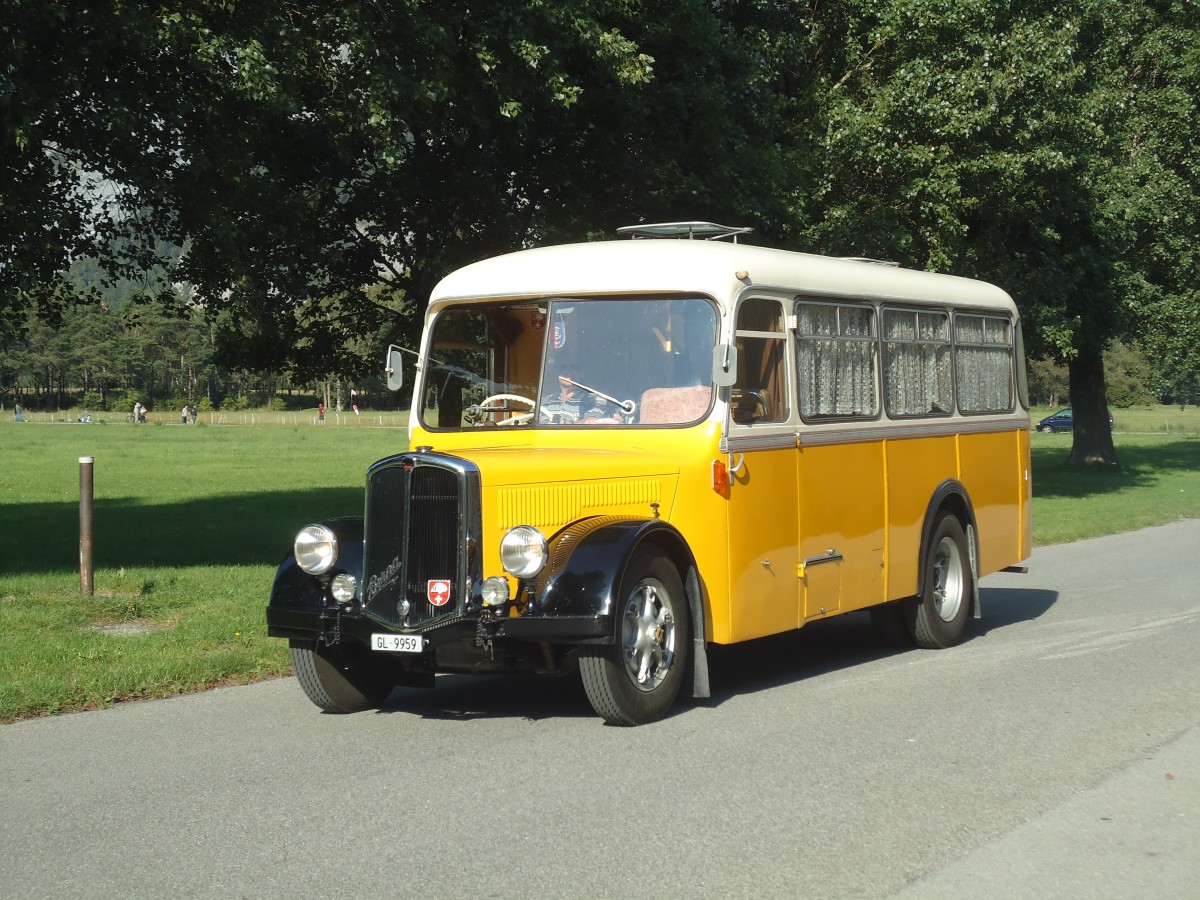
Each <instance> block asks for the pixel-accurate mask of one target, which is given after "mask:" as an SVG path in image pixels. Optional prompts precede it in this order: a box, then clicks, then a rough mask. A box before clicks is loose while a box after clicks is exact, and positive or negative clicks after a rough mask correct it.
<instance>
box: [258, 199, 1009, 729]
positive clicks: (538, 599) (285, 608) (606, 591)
mask: <svg viewBox="0 0 1200 900" xmlns="http://www.w3.org/2000/svg"><path fill="white" fill-rule="evenodd" d="M624 231H625V232H626V234H625V235H624V236H623V237H622V239H619V240H615V241H604V242H595V243H585V244H572V245H566V246H554V247H544V248H539V249H532V250H527V251H522V252H518V253H513V254H509V255H505V256H501V257H498V258H495V259H489V260H485V261H483V262H479V263H476V264H474V265H470V266H467V267H465V268H463V269H461V270H459V271H457V272H454V273H452V274H451V275H449V276H448V277H446V278H445V279H444V280H443V281H442V282H441V283H440V284H439V285H438V286H437V288H436V289H435V290H434V292H433V295H432V298H431V301H430V303H429V307H428V312H427V315H426V320H425V327H424V334H423V338H422V346H421V348H420V354H419V360H418V362H417V364H416V373H415V377H416V381H415V385H414V392H413V405H412V414H411V425H410V436H409V450H407V451H406V452H403V453H399V454H396V455H393V456H390V457H387V458H385V459H382V460H380V461H379V462H377V463H375V464H374V465H373V466H371V467H370V469H369V471H368V472H367V477H366V502H365V509H364V515H363V516H362V517H361V518H357V517H356V518H342V519H334V520H329V521H325V522H320V523H317V524H314V525H311V526H308V527H307V528H305V529H303V530H302V531H301V532H300V533H299V535H298V536H297V538H296V541H295V544H294V548H293V552H292V553H291V554H289V556H288V557H287V559H285V561H284V563H283V564H282V565H281V567H280V569H279V573H278V575H277V577H276V581H275V585H274V589H273V591H272V596H271V601H270V605H269V607H268V623H269V628H270V633H271V634H272V635H275V636H278V637H283V638H287V639H289V640H290V642H291V652H292V656H293V659H294V661H295V665H296V672H297V675H298V678H299V681H300V684H301V687H302V688H303V689H304V691H305V692H306V693H307V695H308V696H309V698H310V699H312V700H313V701H314V702H315V703H316V704H317V705H318V706H319V707H321V708H322V709H325V710H328V711H332V712H350V711H355V710H359V709H365V708H370V707H373V706H376V705H378V704H380V703H381V702H382V701H383V700H384V699H385V698H386V697H387V695H388V694H389V693H390V692H391V690H392V688H393V687H394V686H397V685H432V684H433V682H434V675H435V674H436V673H440V672H539V673H546V674H561V673H568V672H571V671H573V670H576V669H578V670H579V671H580V673H581V675H582V679H583V684H584V686H585V689H586V692H587V696H588V698H589V699H590V701H591V703H592V705H593V707H594V708H595V710H596V712H597V713H598V714H599V715H600V716H602V717H603V718H604V719H605V720H607V721H609V722H612V723H616V724H624V725H633V724H640V723H645V722H650V721H653V720H655V719H658V718H660V717H662V716H663V715H664V714H666V713H667V711H668V710H669V709H670V708H671V706H672V704H673V703H674V702H675V700H676V698H677V695H678V693H679V691H680V688H681V685H683V684H684V682H685V680H686V681H690V684H691V692H692V693H693V695H694V696H697V697H705V696H708V694H709V672H708V664H707V655H706V647H707V645H708V644H710V643H715V644H731V643H735V642H739V641H746V640H752V639H754V638H759V637H763V636H765V635H771V634H777V633H779V632H783V631H787V630H789V629H794V628H800V627H803V626H804V625H805V624H807V623H809V622H812V621H814V620H818V619H824V618H828V617H830V616H836V615H840V614H842V613H846V612H850V611H853V610H862V609H868V608H869V609H870V610H871V615H872V617H873V618H874V619H875V621H876V622H877V624H878V625H879V626H880V627H881V628H883V629H885V630H887V631H889V632H890V633H892V634H902V635H904V636H905V637H906V638H907V639H908V640H910V641H911V642H913V643H915V644H916V645H917V646H920V647H927V648H941V647H948V646H951V645H953V644H956V643H957V642H959V641H960V640H961V639H962V637H963V634H964V630H965V628H966V625H967V620H968V617H970V616H971V615H972V614H974V615H978V614H979V592H978V582H979V578H980V577H981V576H983V575H986V574H988V573H991V572H995V571H997V570H1000V569H1004V568H1007V567H1012V566H1014V565H1015V564H1017V563H1019V562H1020V561H1022V560H1023V559H1025V558H1026V557H1027V556H1028V555H1029V552H1030V472H1029V428H1030V423H1029V411H1028V400H1027V395H1026V389H1025V384H1024V371H1025V368H1024V361H1023V358H1022V347H1021V327H1020V321H1019V318H1018V315H1017V310H1016V307H1015V305H1014V304H1013V301H1012V299H1011V298H1010V297H1009V296H1008V295H1007V294H1006V293H1005V292H1004V291H1003V290H1001V289H1000V288H997V287H994V286H992V285H990V284H985V283H983V282H979V281H974V280H970V279H965V278H958V277H951V276H947V275H938V274H931V273H927V272H916V271H910V270H905V269H901V268H899V267H896V266H894V265H890V264H885V263H877V262H874V261H870V260H860V259H834V258H827V257H821V256H814V255H809V254H804V253H795V252H787V251H780V250H771V249H765V248H761V247H755V246H749V245H746V244H744V243H739V242H738V240H737V239H738V237H739V235H741V234H744V233H745V232H746V229H739V228H726V227H723V226H718V225H713V224H709V223H698V222H686V223H669V224H664V225H648V226H640V227H636V228H631V229H624ZM388 365H389V372H390V373H391V374H392V377H393V379H394V386H397V385H398V384H399V378H400V375H401V372H402V366H401V360H400V354H399V351H398V350H397V349H396V348H392V349H391V351H390V353H389V364H388ZM688 676H690V678H689V677H688Z"/></svg>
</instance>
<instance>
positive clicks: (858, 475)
mask: <svg viewBox="0 0 1200 900" xmlns="http://www.w3.org/2000/svg"><path fill="white" fill-rule="evenodd" d="M795 321H796V376H797V378H796V381H797V387H798V396H797V403H798V406H799V412H800V416H801V417H802V419H803V420H804V422H805V424H804V425H802V426H801V429H800V434H799V437H798V440H797V444H798V447H799V450H798V452H797V453H796V467H797V474H796V484H797V490H798V498H797V506H798V507H799V519H800V523H799V532H800V533H799V564H800V569H799V571H800V574H801V577H800V581H801V585H802V587H803V600H802V608H801V624H803V622H804V621H805V620H808V619H814V618H819V617H821V616H826V615H829V614H831V613H835V612H839V611H847V610H851V609H857V608H860V607H863V606H868V605H870V604H872V603H878V602H880V601H881V600H882V599H883V594H884V584H885V574H886V573H885V571H884V540H885V532H884V520H885V516H886V511H885V500H884V491H883V481H884V442H883V439H882V438H883V433H882V432H881V431H879V430H878V428H877V427H876V428H875V429H872V427H871V420H875V419H877V418H878V416H879V390H878V382H877V378H876V365H875V360H876V341H875V334H876V326H875V310H874V308H873V307H871V306H868V305H865V304H854V303H835V302H830V301H824V300H820V301H818V300H813V301H808V300H804V299H801V300H799V301H797V303H796V319H795Z"/></svg>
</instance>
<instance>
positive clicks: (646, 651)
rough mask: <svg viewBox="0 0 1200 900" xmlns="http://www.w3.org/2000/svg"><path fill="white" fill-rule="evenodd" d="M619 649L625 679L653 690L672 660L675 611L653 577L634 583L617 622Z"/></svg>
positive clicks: (645, 689) (673, 653) (673, 654)
mask: <svg viewBox="0 0 1200 900" xmlns="http://www.w3.org/2000/svg"><path fill="white" fill-rule="evenodd" d="M621 649H622V654H621V655H622V657H623V658H624V660H625V671H626V673H627V674H628V675H629V680H630V681H632V682H633V684H634V686H635V687H637V688H638V690H641V691H653V690H654V689H655V688H657V687H658V686H659V685H660V684H662V683H663V681H664V680H665V679H666V677H667V673H668V672H669V671H670V670H671V664H672V663H673V662H674V661H675V614H674V611H673V610H672V609H671V597H670V595H669V594H668V593H667V590H666V588H664V587H663V585H662V584H661V583H660V582H659V581H658V580H656V579H654V578H645V579H643V580H642V581H640V582H638V584H637V586H636V587H635V588H634V589H633V592H632V593H631V594H630V595H629V599H628V600H626V601H625V611H624V614H623V615H622V624H621Z"/></svg>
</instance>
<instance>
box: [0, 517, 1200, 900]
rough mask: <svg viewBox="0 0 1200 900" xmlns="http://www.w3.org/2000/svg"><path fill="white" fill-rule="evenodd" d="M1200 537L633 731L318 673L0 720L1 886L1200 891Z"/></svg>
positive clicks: (734, 688) (720, 662)
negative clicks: (339, 690) (374, 690)
mask: <svg viewBox="0 0 1200 900" xmlns="http://www.w3.org/2000/svg"><path fill="white" fill-rule="evenodd" d="M1197 551H1200V521H1189V522H1183V523H1179V524H1176V525H1171V526H1167V527H1163V528H1154V529H1149V530H1146V531H1141V532H1137V533H1134V534H1129V535H1122V536H1116V537H1109V538H1102V539H1099V540H1093V541H1086V542H1080V543H1077V544H1070V545H1065V546H1060V547H1051V548H1047V549H1045V550H1041V551H1038V552H1037V553H1036V554H1035V556H1034V558H1033V560H1032V562H1031V572H1030V574H1028V575H1025V576H1018V575H998V576H993V577H991V578H989V579H987V580H986V581H985V589H984V594H983V602H984V618H983V620H982V621H980V622H978V623H975V624H974V626H973V629H972V632H971V637H970V639H969V641H968V642H967V643H965V644H963V645H962V646H960V647H958V648H955V649H953V650H949V651H941V652H921V651H909V652H899V653H897V652H893V651H888V650H884V649H881V648H879V647H878V646H876V645H875V644H873V643H872V636H871V632H870V629H869V625H868V623H867V621H866V618H865V617H864V616H861V615H854V616H847V617H845V618H843V619H839V620H834V621H830V622H827V623H822V624H821V625H818V626H813V627H810V628H807V629H805V630H804V631H802V632H799V633H797V634H794V635H788V636H786V637H780V638H773V639H770V640H766V641H760V642H755V643H754V644H751V645H748V646H746V645H743V646H740V647H734V648H718V652H715V653H714V658H713V673H712V674H713V685H714V690H715V691H716V693H717V696H716V697H715V698H714V699H713V700H712V701H711V702H710V703H707V704H706V705H703V706H692V707H689V708H685V709H684V710H683V711H681V712H680V713H679V714H678V715H675V716H673V717H672V718H670V719H668V720H667V721H665V722H662V723H659V724H657V725H654V726H650V727H645V728H639V729H620V728H610V727H606V726H604V725H602V724H601V723H600V721H599V720H598V719H596V718H594V717H593V716H592V715H591V714H590V710H589V708H588V706H587V702H586V700H585V699H584V696H583V692H582V689H581V688H580V687H579V686H578V683H577V682H576V681H575V680H574V679H570V680H567V679H564V680H559V681H539V680H535V679H500V678H478V679H471V678H465V677H451V678H444V679H439V682H440V686H439V687H438V688H437V689H436V690H435V691H432V692H419V691H413V690H409V691H397V692H396V693H395V694H393V696H392V698H391V700H390V703H389V705H388V707H387V709H386V710H384V712H383V713H381V714H362V715H357V716H348V717H338V716H325V715H321V714H319V713H318V712H317V711H316V709H315V708H314V707H312V706H310V705H309V704H308V701H307V700H305V699H304V697H303V696H302V694H301V692H300V689H299V687H298V686H297V685H296V684H295V683H294V682H293V681H292V680H291V679H285V680H281V681H275V682H270V683H266V684H260V685H253V686H250V687H243V688H230V689H224V690H218V691H212V692H210V693H206V694H200V695H195V696H190V697H183V698H178V699H174V700H165V701H159V702H153V703H136V704H128V705H124V706H119V707H117V708H114V709H111V710H105V711H101V712H94V713H82V714H77V715H69V716H61V717H58V718H52V719H42V720H37V721H31V722H22V723H17V724H15V725H10V726H6V727H3V728H0V841H2V844H0V895H4V896H12V897H21V898H34V897H176V896H194V897H222V898H226V897H288V898H291V897H318V896H328V897H398V896H413V897H418V896H429V897H464V896H470V897H481V896H490V897H525V896H537V897H598V896H603V897H730V896H732V897H756V898H757V897H897V896H898V897H905V898H942V897H955V898H961V897H996V898H1010V897H1030V898H1033V897H1037V898H1043V897H1072V898H1075V897H1086V898H1108V897H1112V898H1131V897H1158V898H1173V897H1178V898H1184V897H1186V898H1189V900H1193V898H1195V897H1196V896H1198V895H1200V588H1198V585H1200V552H1197Z"/></svg>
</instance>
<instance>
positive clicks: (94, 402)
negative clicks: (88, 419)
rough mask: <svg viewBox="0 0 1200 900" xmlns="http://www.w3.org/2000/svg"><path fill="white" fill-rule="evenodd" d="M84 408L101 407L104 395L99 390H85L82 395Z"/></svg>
mask: <svg viewBox="0 0 1200 900" xmlns="http://www.w3.org/2000/svg"><path fill="white" fill-rule="evenodd" d="M83 408H84V409H103V408H104V395H103V394H101V393H100V392H99V391H87V392H85V393H84V395H83Z"/></svg>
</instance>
